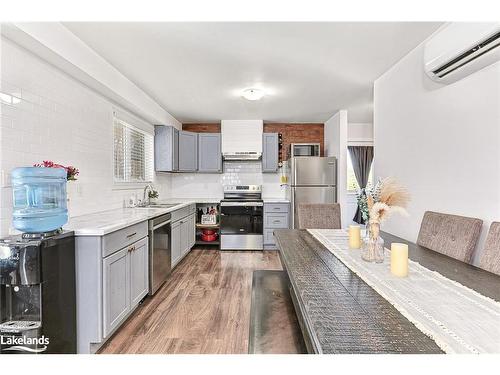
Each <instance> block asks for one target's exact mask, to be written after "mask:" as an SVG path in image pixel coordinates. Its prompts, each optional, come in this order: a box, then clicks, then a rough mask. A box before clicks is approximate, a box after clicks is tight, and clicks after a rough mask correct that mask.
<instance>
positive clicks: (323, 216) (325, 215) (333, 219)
mask: <svg viewBox="0 0 500 375" xmlns="http://www.w3.org/2000/svg"><path fill="white" fill-rule="evenodd" d="M297 227H298V228H299V229H340V228H341V226H340V204H338V203H332V204H320V203H300V204H299V205H298V206H297Z"/></svg>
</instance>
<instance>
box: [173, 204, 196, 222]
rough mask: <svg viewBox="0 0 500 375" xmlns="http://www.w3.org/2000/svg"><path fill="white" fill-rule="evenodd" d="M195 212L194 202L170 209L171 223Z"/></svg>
mask: <svg viewBox="0 0 500 375" xmlns="http://www.w3.org/2000/svg"><path fill="white" fill-rule="evenodd" d="M195 212H196V205H195V204H190V205H189V206H186V207H183V208H181V209H179V210H175V211H172V223H173V222H175V221H177V220H180V219H182V218H185V217H186V216H189V215H191V214H194V213H195Z"/></svg>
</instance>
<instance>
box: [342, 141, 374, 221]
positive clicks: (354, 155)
mask: <svg viewBox="0 0 500 375" xmlns="http://www.w3.org/2000/svg"><path fill="white" fill-rule="evenodd" d="M347 148H348V150H349V154H350V155H351V161H352V168H353V169H354V175H355V176H356V181H358V185H359V188H360V189H361V194H365V188H366V184H367V183H368V176H369V175H370V168H371V166H372V161H373V146H348V147H347ZM353 220H354V221H355V222H356V223H359V224H364V221H363V217H362V216H361V212H360V211H359V207H358V208H357V209H356V214H355V215H354V218H353Z"/></svg>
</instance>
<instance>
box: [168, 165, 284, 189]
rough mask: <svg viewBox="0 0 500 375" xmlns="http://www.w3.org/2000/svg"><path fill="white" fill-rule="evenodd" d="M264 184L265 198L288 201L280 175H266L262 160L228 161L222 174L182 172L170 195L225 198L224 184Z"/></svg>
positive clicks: (175, 177) (174, 177) (173, 178)
mask: <svg viewBox="0 0 500 375" xmlns="http://www.w3.org/2000/svg"><path fill="white" fill-rule="evenodd" d="M252 184H254V185H262V194H263V196H264V197H265V198H284V197H285V188H284V187H281V186H280V181H279V174H278V173H262V165H261V162H260V161H255V162H250V161H248V162H236V161H234V162H224V173H222V174H199V173H182V174H174V175H172V181H171V189H170V194H171V195H172V196H173V197H178V198H183V197H187V198H189V197H207V198H219V197H222V194H223V193H222V186H223V185H252Z"/></svg>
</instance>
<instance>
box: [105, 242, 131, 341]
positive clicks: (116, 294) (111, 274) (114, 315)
mask: <svg viewBox="0 0 500 375" xmlns="http://www.w3.org/2000/svg"><path fill="white" fill-rule="evenodd" d="M129 268H130V257H129V251H128V249H122V250H120V251H118V252H116V253H114V254H113V255H110V256H108V257H107V258H104V260H103V284H104V288H103V297H104V301H103V307H104V337H107V336H108V335H109V334H110V333H111V332H113V331H114V330H115V329H116V328H117V327H118V326H119V324H120V323H121V321H122V320H123V319H124V318H125V317H126V316H127V314H128V312H129V311H130V290H129V288H130V271H129Z"/></svg>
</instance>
